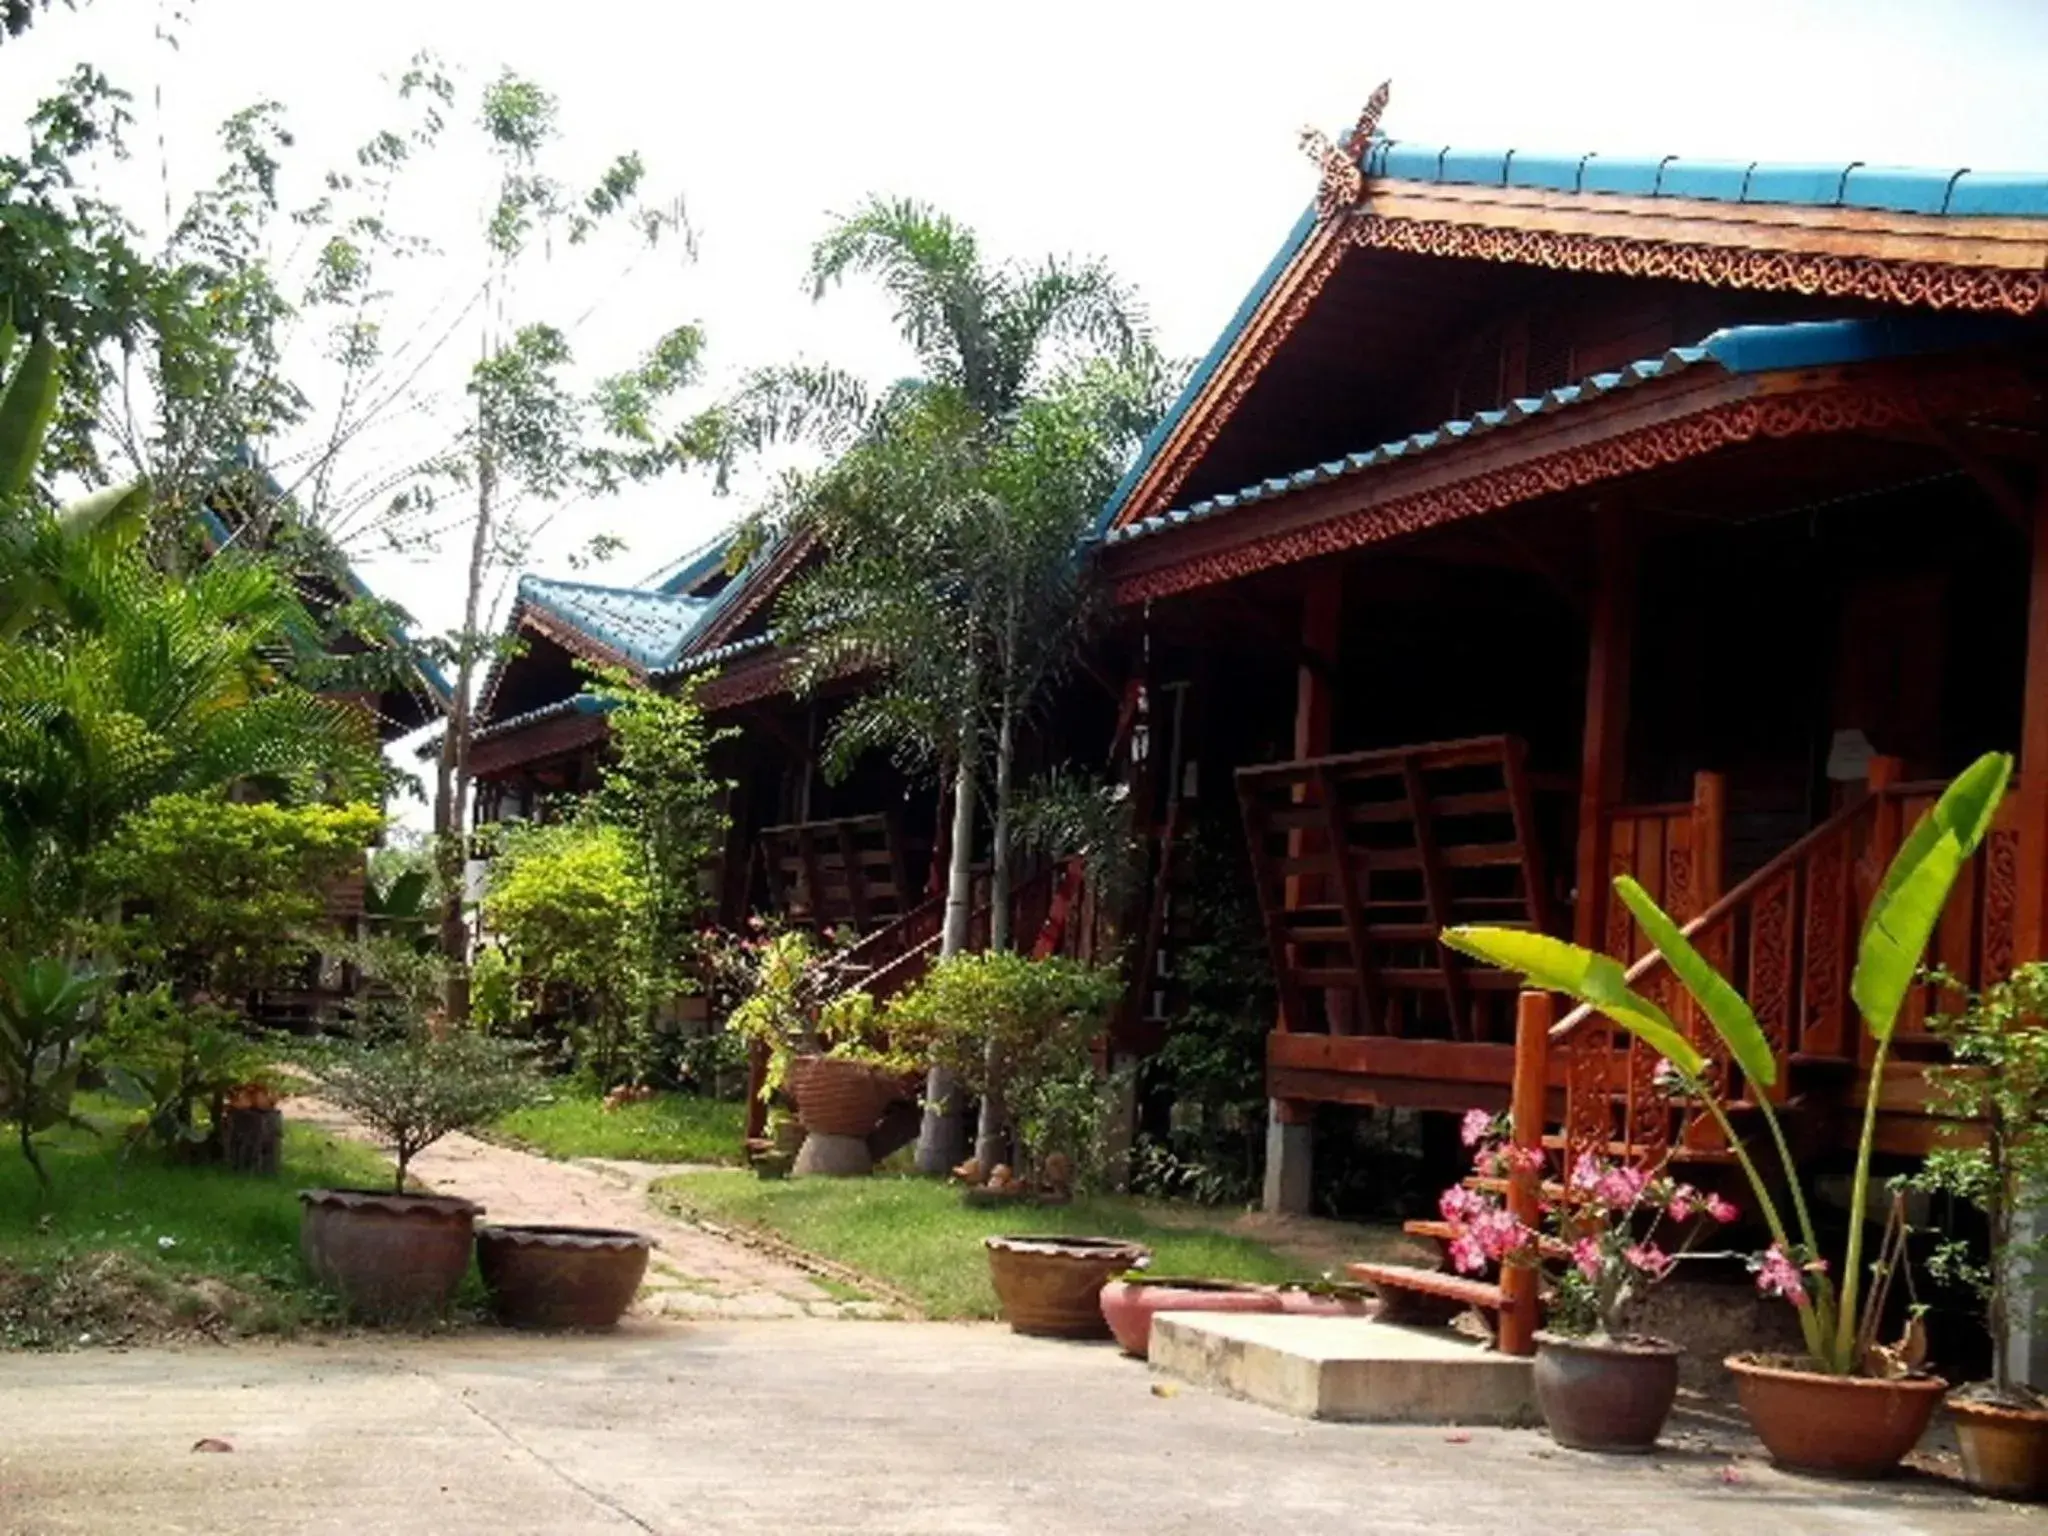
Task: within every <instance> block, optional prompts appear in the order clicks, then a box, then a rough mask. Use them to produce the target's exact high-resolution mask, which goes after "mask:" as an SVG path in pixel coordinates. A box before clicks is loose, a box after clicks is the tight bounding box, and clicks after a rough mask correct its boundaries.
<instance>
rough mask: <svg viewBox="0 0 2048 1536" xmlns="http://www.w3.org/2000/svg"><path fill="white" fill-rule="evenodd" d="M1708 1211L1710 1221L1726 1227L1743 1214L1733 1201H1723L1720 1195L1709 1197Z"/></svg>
mask: <svg viewBox="0 0 2048 1536" xmlns="http://www.w3.org/2000/svg"><path fill="white" fill-rule="evenodd" d="M1706 1210H1707V1219H1708V1220H1709V1221H1718V1222H1719V1223H1721V1225H1722V1226H1724V1227H1725V1226H1726V1225H1728V1223H1729V1222H1731V1221H1733V1220H1734V1219H1735V1218H1736V1217H1737V1216H1739V1215H1740V1214H1741V1212H1739V1211H1737V1210H1736V1209H1735V1203H1734V1202H1733V1201H1731V1200H1723V1199H1722V1198H1721V1197H1720V1196H1719V1195H1709V1196H1707V1206H1706Z"/></svg>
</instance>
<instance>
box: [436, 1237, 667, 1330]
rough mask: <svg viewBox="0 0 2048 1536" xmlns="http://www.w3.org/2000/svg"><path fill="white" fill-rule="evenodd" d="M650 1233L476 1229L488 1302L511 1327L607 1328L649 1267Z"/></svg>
mask: <svg viewBox="0 0 2048 1536" xmlns="http://www.w3.org/2000/svg"><path fill="white" fill-rule="evenodd" d="M653 1246H654V1239H653V1238H651V1237H649V1236H647V1234H646V1233H644V1232H625V1231H619V1230H617V1229H614V1228H609V1227H525V1226H519V1227H509V1226H508V1227H499V1226H483V1227H478V1228H477V1230H476V1262H477V1268H478V1270H479V1271H480V1272H481V1273H482V1274H483V1277H484V1289H485V1290H486V1291H488V1292H489V1293H490V1298H491V1310H492V1311H493V1312H495V1313H496V1314H497V1316H498V1319H499V1321H501V1322H505V1323H509V1324H511V1325H512V1326H513V1327H514V1328H610V1327H613V1326H615V1325H616V1324H617V1323H618V1320H619V1318H620V1317H621V1316H623V1315H624V1314H625V1311H626V1308H627V1307H628V1306H630V1305H631V1304H632V1301H633V1297H634V1295H635V1293H636V1292H638V1291H639V1289H640V1277H641V1276H642V1275H644V1274H646V1273H647V1251H648V1249H650V1248H652V1247H653Z"/></svg>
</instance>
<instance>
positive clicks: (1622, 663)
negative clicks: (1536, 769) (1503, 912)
mask: <svg viewBox="0 0 2048 1536" xmlns="http://www.w3.org/2000/svg"><path fill="white" fill-rule="evenodd" d="M1595 515H1596V517H1597V518H1598V528H1597V530H1596V533H1595V538H1596V539H1597V541H1598V553H1599V568H1600V569H1599V586H1598V588H1597V589H1596V591H1595V593H1594V597H1593V629H1592V635H1591V639H1590V642H1589V644H1588V647H1587V656H1586V729H1585V736H1584V740H1583V743H1582V747H1581V751H1580V755H1579V847H1578V899H1577V903H1576V905H1575V906H1574V908H1573V912H1572V936H1573V938H1574V939H1575V940H1577V942H1579V943H1580V944H1583V945H1586V946H1588V947H1590V948H1597V947H1598V946H1599V944H1600V937H1601V934H1602V932H1603V927H1602V919H1603V917H1604V916H1605V914H1606V910H1607V907H1606V902H1607V856H1608V848H1607V812H1608V810H1609V809H1610V808H1611V807H1613V806H1616V805H1619V804H1620V803H1621V799H1622V790H1623V779H1624V772H1625V769H1626V767H1627V762H1628V758H1627V747H1628V701H1629V682H1630V675H1631V669H1630V651H1631V649H1632V648H1633V641H1634V636H1635V627H1636V560H1637V555H1638V548H1637V542H1636V539H1635V533H1634V529H1633V528H1632V527H1631V526H1630V525H1629V523H1628V521H1627V519H1626V515H1625V514H1624V513H1622V512H1621V511H1620V510H1619V509H1618V508H1615V507H1612V506H1607V507H1601V508H1599V509H1598V510H1597V512H1596V514H1595Z"/></svg>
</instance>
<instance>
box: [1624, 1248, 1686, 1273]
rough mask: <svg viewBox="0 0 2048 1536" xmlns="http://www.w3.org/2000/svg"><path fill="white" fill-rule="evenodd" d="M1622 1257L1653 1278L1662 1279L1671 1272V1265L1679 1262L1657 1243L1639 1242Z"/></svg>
mask: <svg viewBox="0 0 2048 1536" xmlns="http://www.w3.org/2000/svg"><path fill="white" fill-rule="evenodd" d="M1622 1257H1623V1258H1625V1259H1627V1260H1628V1262H1629V1265H1630V1266H1631V1267H1632V1268H1635V1269H1639V1270H1641V1271H1642V1272H1643V1273H1644V1274H1646V1275H1648V1276H1649V1277H1650V1278H1651V1279H1652V1280H1662V1279H1663V1278H1664V1276H1665V1275H1667V1274H1668V1273H1670V1270H1671V1266H1672V1265H1674V1264H1676V1263H1677V1262H1678V1261H1677V1260H1676V1259H1674V1258H1672V1257H1671V1255H1670V1254H1668V1253H1666V1252H1665V1251H1664V1250H1663V1249H1662V1248H1659V1247H1658V1246H1657V1245H1656V1244H1655V1243H1637V1244H1636V1245H1635V1246H1634V1247H1632V1248H1630V1249H1629V1250H1628V1251H1627V1252H1626V1253H1624V1254H1623V1255H1622Z"/></svg>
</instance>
